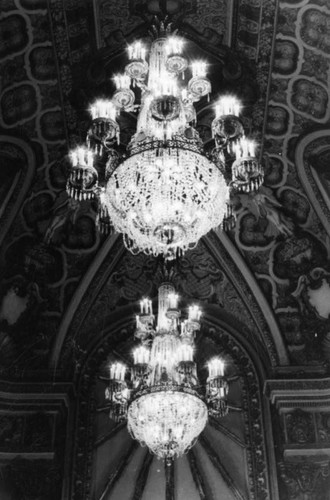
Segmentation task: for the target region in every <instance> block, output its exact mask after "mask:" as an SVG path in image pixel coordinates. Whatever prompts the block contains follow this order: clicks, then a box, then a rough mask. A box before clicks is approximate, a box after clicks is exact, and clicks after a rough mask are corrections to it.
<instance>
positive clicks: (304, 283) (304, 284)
mask: <svg viewBox="0 0 330 500" xmlns="http://www.w3.org/2000/svg"><path fill="white" fill-rule="evenodd" d="M292 295H293V297H295V298H296V299H297V300H298V302H299V305H300V308H301V310H302V312H303V313H304V314H307V313H308V312H310V313H311V312H312V313H314V315H316V316H317V317H318V318H319V319H322V320H328V319H329V318H330V273H328V272H327V271H326V270H325V269H323V268H321V267H316V268H315V269H313V270H312V271H310V273H309V274H308V275H303V276H300V278H299V280H298V285H297V288H296V290H295V291H294V292H293V293H292Z"/></svg>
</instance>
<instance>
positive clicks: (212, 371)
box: [208, 358, 225, 378]
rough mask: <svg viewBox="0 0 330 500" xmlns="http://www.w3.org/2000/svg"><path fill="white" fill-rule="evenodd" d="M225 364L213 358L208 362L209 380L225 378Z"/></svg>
mask: <svg viewBox="0 0 330 500" xmlns="http://www.w3.org/2000/svg"><path fill="white" fill-rule="evenodd" d="M224 367H225V364H224V362H223V361H222V360H221V359H220V358H213V359H211V360H210V361H209V362H208V369H209V378H214V377H223V376H224Z"/></svg>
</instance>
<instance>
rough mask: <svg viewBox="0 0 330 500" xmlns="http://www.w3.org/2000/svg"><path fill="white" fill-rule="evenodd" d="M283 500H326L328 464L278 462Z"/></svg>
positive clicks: (329, 473) (328, 483)
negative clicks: (283, 494)
mask: <svg viewBox="0 0 330 500" xmlns="http://www.w3.org/2000/svg"><path fill="white" fill-rule="evenodd" d="M278 467H279V475H280V479H281V485H282V488H283V493H284V492H285V497H284V496H281V498H283V500H284V499H285V500H286V499H287V500H294V499H298V498H299V499H303V500H328V498H329V496H328V493H329V486H330V482H329V478H330V463H329V462H328V461H323V462H307V461H305V462H298V463H296V462H294V463H293V462H280V463H279V464H278Z"/></svg>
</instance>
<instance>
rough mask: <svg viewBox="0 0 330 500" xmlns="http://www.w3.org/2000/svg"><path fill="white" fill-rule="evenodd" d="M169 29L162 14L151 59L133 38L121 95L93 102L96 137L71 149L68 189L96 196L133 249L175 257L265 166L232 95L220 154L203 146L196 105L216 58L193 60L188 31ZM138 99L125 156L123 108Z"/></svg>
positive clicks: (119, 84)
mask: <svg viewBox="0 0 330 500" xmlns="http://www.w3.org/2000/svg"><path fill="white" fill-rule="evenodd" d="M169 31H170V30H169V26H168V27H167V28H165V26H164V24H163V23H160V28H159V30H158V37H157V38H156V40H154V41H153V43H152V44H151V49H150V54H149V60H148V62H147V59H146V54H147V51H146V48H145V47H144V46H143V45H142V44H141V42H139V41H137V42H135V43H134V44H133V45H131V46H130V47H128V58H129V62H128V64H127V66H126V68H125V73H124V74H122V75H116V76H115V77H114V82H115V85H116V91H115V93H114V95H113V98H112V101H107V100H99V101H96V102H95V103H94V105H93V106H92V107H91V115H92V125H91V128H90V130H89V131H88V134H87V147H85V148H83V147H80V148H77V149H76V150H74V151H72V152H71V161H72V169H71V172H70V176H69V179H68V183H67V190H68V193H69V195H70V196H73V197H74V198H76V199H80V200H83V199H90V198H93V197H96V198H97V199H98V201H99V214H98V218H97V221H98V225H99V227H100V229H101V230H102V229H103V230H106V228H109V225H111V226H113V227H114V229H115V230H116V231H118V232H119V233H122V234H123V237H124V243H125V246H126V247H127V248H128V249H129V250H130V251H131V252H132V253H139V252H140V251H143V252H145V253H146V254H151V255H159V254H162V255H164V256H165V257H166V258H173V257H174V256H176V255H177V254H178V253H179V254H180V253H182V252H184V251H186V250H187V249H191V248H193V247H194V246H196V244H197V242H198V240H199V239H200V238H201V237H202V236H203V235H205V234H206V233H207V232H208V231H209V230H210V229H212V228H215V227H217V226H219V225H220V224H221V223H222V221H223V219H224V218H226V215H227V209H228V206H227V205H228V204H227V202H228V198H229V187H230V188H232V189H235V190H239V191H240V190H241V191H251V190H254V189H257V188H258V187H259V185H260V184H261V182H262V180H263V171H262V167H261V166H260V164H259V162H258V160H257V159H256V157H255V152H254V144H253V143H252V142H251V141H249V140H248V139H246V138H245V137H244V130H243V126H242V123H241V121H240V120H239V112H240V105H239V103H238V101H237V99H235V98H233V97H229V96H226V97H223V98H221V99H220V100H219V102H218V103H217V105H216V107H215V110H216V117H215V119H214V121H213V123H212V131H213V137H214V140H215V148H214V151H213V153H212V154H209V155H207V154H206V153H205V152H204V149H203V143H202V141H201V139H200V137H199V134H198V132H197V131H196V129H195V128H194V124H195V123H196V111H195V107H194V106H195V103H196V102H198V101H199V100H201V99H206V97H207V96H209V93H210V91H211V84H210V81H209V80H208V78H207V76H206V70H207V67H206V64H205V62H203V61H195V62H193V63H191V65H190V66H188V61H187V59H186V58H185V57H184V55H183V45H184V43H183V40H181V39H180V38H177V37H173V36H171V35H170V33H169ZM187 72H188V73H190V79H189V80H188V84H187V85H186V86H185V85H184V82H185V80H184V76H185V73H187ZM135 87H136V88H139V89H140V92H141V103H140V105H135V104H134V102H135V93H134V91H133V90H132V89H133V88H135ZM137 109H138V117H137V127H136V133H135V134H134V135H133V136H132V138H131V140H130V143H129V144H128V146H127V148H126V154H125V155H124V156H120V154H119V153H118V151H117V145H118V143H119V137H120V128H119V124H118V123H117V119H118V115H119V113H120V111H126V112H127V111H129V112H131V111H135V110H137ZM225 151H230V152H231V154H232V155H235V156H236V159H235V162H234V164H233V168H232V179H231V180H229V181H228V179H227V178H225V175H224V173H225V171H226V168H225V162H226V161H228V158H227V157H226V155H225V153H224V152H225ZM104 158H105V159H106V160H105V162H106V166H105V170H104V171H103V172H102V173H100V164H102V161H103V164H104ZM101 160H102V161H101Z"/></svg>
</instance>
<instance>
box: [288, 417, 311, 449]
mask: <svg viewBox="0 0 330 500" xmlns="http://www.w3.org/2000/svg"><path fill="white" fill-rule="evenodd" d="M285 425H286V430H287V436H288V442H289V443H294V444H305V443H313V442H314V441H315V430H314V424H313V415H312V414H311V413H308V412H305V411H303V410H300V409H297V410H295V411H294V412H292V413H288V414H287V415H285Z"/></svg>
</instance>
